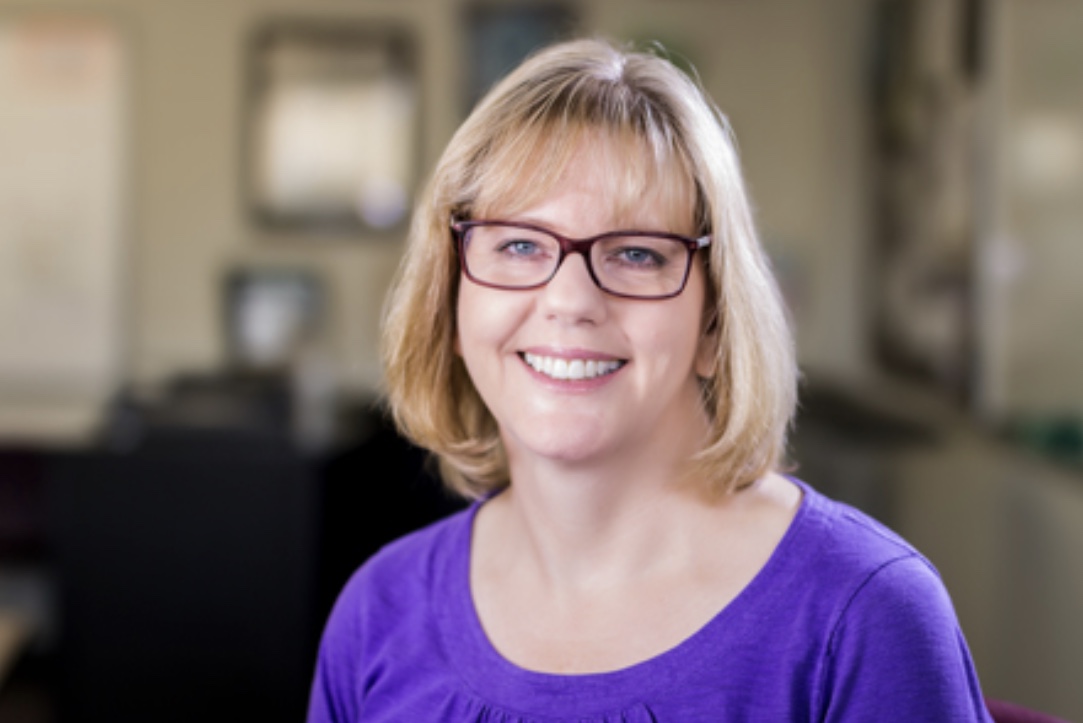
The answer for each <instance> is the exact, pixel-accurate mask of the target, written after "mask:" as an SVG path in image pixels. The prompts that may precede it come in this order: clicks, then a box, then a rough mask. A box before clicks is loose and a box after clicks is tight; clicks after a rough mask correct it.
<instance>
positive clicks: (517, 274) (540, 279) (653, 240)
mask: <svg viewBox="0 0 1083 723" xmlns="http://www.w3.org/2000/svg"><path fill="white" fill-rule="evenodd" d="M463 252H464V254H465V262H466V268H467V272H468V273H469V274H470V275H471V276H472V277H473V278H474V279H475V280H477V281H479V282H481V283H484V284H490V285H493V286H500V287H504V288H509V289H523V288H530V287H534V286H540V285H542V284H545V283H546V282H547V281H549V279H550V278H552V276H553V275H554V274H555V273H556V271H557V267H558V266H559V265H560V262H561V245H560V241H558V240H557V238H555V237H554V236H552V235H551V234H548V233H546V232H544V231H542V230H541V229H530V228H521V227H518V226H506V225H501V224H481V225H477V226H471V227H469V228H468V229H467V231H466V237H465V238H464V240H463ZM691 253H692V251H691V250H690V249H689V248H688V245H687V244H685V243H684V242H682V241H680V240H678V239H673V238H666V237H663V236H640V235H629V236H621V235H612V236H604V237H601V238H599V239H598V240H597V241H596V242H595V243H594V244H593V245H592V246H591V249H590V266H591V268H592V269H593V273H594V277H595V280H596V281H597V283H598V285H599V286H601V287H602V288H603V289H605V290H606V291H610V292H613V293H617V294H622V295H627V296H638V297H645V298H650V297H664V296H671V295H674V294H676V293H679V292H680V291H681V289H682V288H683V287H684V283H685V278H686V276H687V273H688V267H689V256H690V254H691Z"/></svg>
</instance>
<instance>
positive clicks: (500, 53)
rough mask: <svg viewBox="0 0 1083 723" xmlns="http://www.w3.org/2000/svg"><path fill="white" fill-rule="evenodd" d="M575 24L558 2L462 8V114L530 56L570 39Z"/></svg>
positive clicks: (568, 9)
mask: <svg viewBox="0 0 1083 723" xmlns="http://www.w3.org/2000/svg"><path fill="white" fill-rule="evenodd" d="M577 24H578V17H577V15H576V13H575V11H574V9H573V8H572V6H571V5H569V4H567V3H562V2H532V3H515V4H508V3H499V4H496V3H492V2H476V3H473V4H470V5H468V6H467V7H466V36H467V38H466V40H467V43H466V47H467V87H466V98H465V100H466V111H467V112H469V110H470V109H471V108H473V106H474V104H475V103H477V102H478V101H479V100H480V99H481V97H482V96H483V95H485V93H486V91H488V90H489V88H490V87H491V86H492V85H493V84H494V83H495V82H496V81H498V80H500V78H502V77H504V75H506V74H507V73H508V72H510V71H511V70H513V69H514V68H515V67H516V66H517V65H519V63H520V62H522V60H523V59H524V58H526V57H527V56H528V55H530V53H532V52H534V51H535V50H538V49H540V48H542V47H544V46H546V45H548V44H550V43H552V42H555V41H557V40H560V39H562V38H566V37H570V36H571V35H572V33H573V32H574V30H575V28H576V26H577Z"/></svg>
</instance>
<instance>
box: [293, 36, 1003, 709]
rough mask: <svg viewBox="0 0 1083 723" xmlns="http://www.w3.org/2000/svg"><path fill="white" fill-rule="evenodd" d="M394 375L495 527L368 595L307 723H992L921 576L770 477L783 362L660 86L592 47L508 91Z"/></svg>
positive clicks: (459, 189)
mask: <svg viewBox="0 0 1083 723" xmlns="http://www.w3.org/2000/svg"><path fill="white" fill-rule="evenodd" d="M385 347H386V359H385V362H386V372H387V391H388V395H389V398H390V403H391V407H392V410H393V411H394V414H395V417H396V420H397V422H398V424H399V427H400V429H401V430H402V431H403V432H404V433H405V434H406V435H407V436H408V437H410V438H411V439H413V440H414V441H415V442H416V443H418V444H420V445H421V446H423V447H426V448H428V449H429V450H431V451H432V452H433V453H434V454H435V455H436V456H437V457H438V458H439V460H440V463H441V468H442V472H443V475H444V477H445V479H446V480H447V482H448V484H449V485H450V486H451V487H452V488H453V489H455V490H456V491H458V492H460V493H462V494H465V495H468V496H471V497H473V498H475V499H476V500H477V501H476V502H475V504H474V505H473V506H472V507H470V508H469V509H468V510H467V511H465V512H463V513H461V514H459V515H456V516H453V517H451V518H449V519H447V520H445V521H443V522H440V523H438V524H436V525H434V526H432V527H429V528H427V529H425V530H423V531H421V532H418V533H415V534H413V535H411V536H409V537H407V538H404V539H403V540H400V541H398V542H396V543H394V544H392V545H390V546H388V547H387V548H385V549H384V550H383V551H382V552H381V553H379V554H378V555H377V556H375V557H374V558H373V559H372V560H370V561H369V562H368V563H367V564H366V565H365V566H363V567H362V568H361V570H360V571H359V572H358V573H357V574H356V575H355V576H354V578H353V579H352V580H351V581H350V583H349V584H348V585H347V586H346V588H345V590H344V591H343V593H342V595H341V597H340V600H339V602H338V604H337V606H336V608H335V611H334V612H333V613H332V616H331V618H330V621H329V622H328V626H327V630H326V632H325V634H324V640H323V644H322V647H321V652H320V658H319V663H318V668H317V674H316V680H315V683H314V686H313V694H312V700H311V706H310V713H309V719H310V721H339V722H345V721H501V722H511V721H565V720H567V721H678V722H682V723H683V722H687V721H716V720H735V721H736V720H743V721H745V720H747V721H761V720H762V721H805V720H817V721H821V720H822V721H835V720H850V721H873V720H875V721H885V720H899V721H918V720H920V721H949V720H950V721H971V720H987V718H986V712H985V709H984V707H983V705H982V701H981V693H980V690H979V688H978V684H977V680H976V677H975V675H974V671H973V666H972V663H971V661H970V657H969V653H968V651H967V649H966V645H965V643H964V641H963V639H962V636H961V634H960V632H959V628H958V624H957V622H956V620H955V616H954V613H953V611H952V608H951V604H950V601H949V600H948V597H947V595H946V593H945V591H944V588H943V586H942V585H941V583H940V581H939V579H938V578H937V576H936V574H935V572H934V571H933V570H932V568H931V566H930V565H929V564H928V562H926V561H925V560H924V559H923V558H922V557H921V556H920V555H918V554H917V553H916V552H915V551H914V550H913V549H912V548H911V547H909V546H908V545H907V544H906V543H905V542H903V541H902V540H900V539H899V538H898V537H896V536H895V535H893V534H892V533H890V532H888V531H887V530H885V529H884V528H883V527H881V526H879V525H878V524H876V523H875V522H873V521H871V520H870V519H868V518H866V517H864V516H863V515H861V514H860V513H858V512H856V511H854V510H852V509H850V508H847V507H844V506H842V505H839V504H836V503H834V502H831V501H829V500H827V499H825V498H824V497H822V496H820V495H819V494H817V493H816V492H815V491H813V490H812V489H811V488H809V487H807V486H806V485H804V484H803V483H801V482H798V481H797V480H793V479H790V478H787V477H784V476H781V475H780V474H778V472H777V470H778V468H779V465H780V461H781V457H782V453H783V449H784V445H785V434H786V429H787V426H788V424H789V422H790V419H791V416H792V414H793V410H794V404H795V391H794V390H795V379H796V370H795V363H794V358H793V350H792V342H791V336H790V332H789V329H788V326H787V324H786V321H785V315H784V312H783V308H782V304H781V302H780V299H779V294H778V291H777V288H776V286H775V284H774V281H773V280H772V277H771V274H770V270H769V268H768V264H767V262H766V260H765V258H764V254H763V251H762V249H761V248H760V246H759V244H758V242H757V240H756V236H755V231H754V228H753V223H752V220H751V214H750V211H749V205H748V201H747V198H746V194H745V190H744V186H743V182H742V180H741V175H740V172H739V166H738V161H737V157H736V154H735V151H734V148H733V145H732V143H731V140H730V138H729V137H728V135H727V132H726V130H725V128H724V125H723V123H722V122H721V120H720V117H719V116H718V114H717V113H716V112H715V111H714V110H713V106H712V105H711V104H710V102H709V101H708V100H707V99H706V98H705V97H704V95H703V94H702V92H701V91H700V90H699V89H698V88H697V87H696V86H695V84H694V83H692V82H691V81H690V80H689V79H688V78H686V77H685V76H684V75H683V74H682V73H680V72H679V71H677V70H676V69H675V68H674V67H673V66H672V65H670V64H669V63H668V62H666V61H665V60H662V59H660V58H657V57H654V56H650V55H643V54H637V53H627V52H623V51H621V50H619V49H617V48H615V47H613V46H611V45H609V44H607V43H604V42H601V41H593V40H590V41H577V42H572V43H567V44H563V45H557V46H554V47H552V48H550V49H548V50H546V51H544V52H542V53H540V54H539V55H537V56H535V57H533V58H532V59H530V60H528V61H526V62H525V63H524V64H523V65H522V66H521V67H520V68H519V69H517V70H516V71H514V72H513V73H512V74H511V75H510V76H509V77H508V78H506V79H505V80H504V81H503V82H501V83H500V84H499V85H497V86H496V87H495V88H494V89H493V90H492V92H491V93H490V94H489V95H488V96H487V97H486V98H485V100H483V101H482V103H481V104H480V105H479V106H478V108H477V109H476V110H475V111H474V113H473V114H472V115H471V116H470V118H469V119H468V120H467V121H466V122H465V124H464V125H463V126H462V128H461V129H460V130H459V131H458V133H457V134H456V135H455V137H454V138H453V139H452V141H451V144H450V145H449V147H448V149H447V151H446V152H445V154H444V156H443V158H442V159H441V161H440V163H439V165H438V167H437V169H436V171H435V174H434V177H433V179H432V181H431V183H430V185H429V187H428V189H427V191H426V193H425V195H424V196H423V199H422V202H421V203H420V205H419V207H418V210H417V212H416V215H415V217H414V223H413V227H412V229H411V233H410V243H409V247H408V249H407V252H406V256H405V260H404V265H403V268H402V270H401V273H400V276H399V279H398V281H397V284H396V286H395V289H394V291H393V293H392V296H391V300H390V304H389V307H388V313H387V319H386V326H385Z"/></svg>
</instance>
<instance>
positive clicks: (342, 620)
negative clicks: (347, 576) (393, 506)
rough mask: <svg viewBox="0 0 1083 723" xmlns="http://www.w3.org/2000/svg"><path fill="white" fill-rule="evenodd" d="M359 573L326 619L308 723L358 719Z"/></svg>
mask: <svg viewBox="0 0 1083 723" xmlns="http://www.w3.org/2000/svg"><path fill="white" fill-rule="evenodd" d="M362 572H363V570H362ZM362 572H359V573H356V574H355V575H354V576H353V578H352V579H351V580H350V582H349V583H347V585H346V587H345V588H343V591H342V594H341V595H340V596H339V598H338V601H337V602H336V603H335V607H334V608H333V609H332V611H331V615H330V616H329V617H328V619H327V625H326V626H325V628H324V631H323V637H322V639H321V641H320V650H319V655H318V656H317V659H316V673H315V675H314V676H313V680H312V690H311V693H310V696H309V701H308V717H307V722H308V723H353V722H354V721H357V720H360V713H361V711H360V700H359V695H358V693H359V690H358V683H357V681H358V675H359V671H358V661H359V660H360V657H361V650H360V647H361V641H362V631H361V629H360V628H361V624H360V620H361V612H362V611H361V609H360V608H361V603H362V599H361V595H360V592H361V588H362V586H363V580H362Z"/></svg>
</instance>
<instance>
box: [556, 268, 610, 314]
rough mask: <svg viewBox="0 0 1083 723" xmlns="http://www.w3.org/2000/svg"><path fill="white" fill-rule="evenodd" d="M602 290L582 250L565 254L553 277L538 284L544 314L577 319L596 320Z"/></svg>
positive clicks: (602, 304)
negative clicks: (579, 252)
mask: <svg viewBox="0 0 1083 723" xmlns="http://www.w3.org/2000/svg"><path fill="white" fill-rule="evenodd" d="M606 305H607V299H606V293H605V292H604V291H602V290H601V289H599V288H598V285H597V284H595V283H594V279H593V278H591V275H590V270H589V269H588V268H587V261H586V259H585V258H583V255H582V254H568V255H567V256H565V257H564V261H563V262H562V263H561V264H560V268H558V269H557V272H556V274H554V275H553V278H551V279H549V283H548V284H546V285H545V286H544V287H542V288H541V306H542V309H543V311H544V312H545V314H546V316H550V317H554V318H558V319H560V320H563V321H566V322H570V323H579V322H592V323H598V322H599V321H602V320H603V319H604V318H605V314H606Z"/></svg>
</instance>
